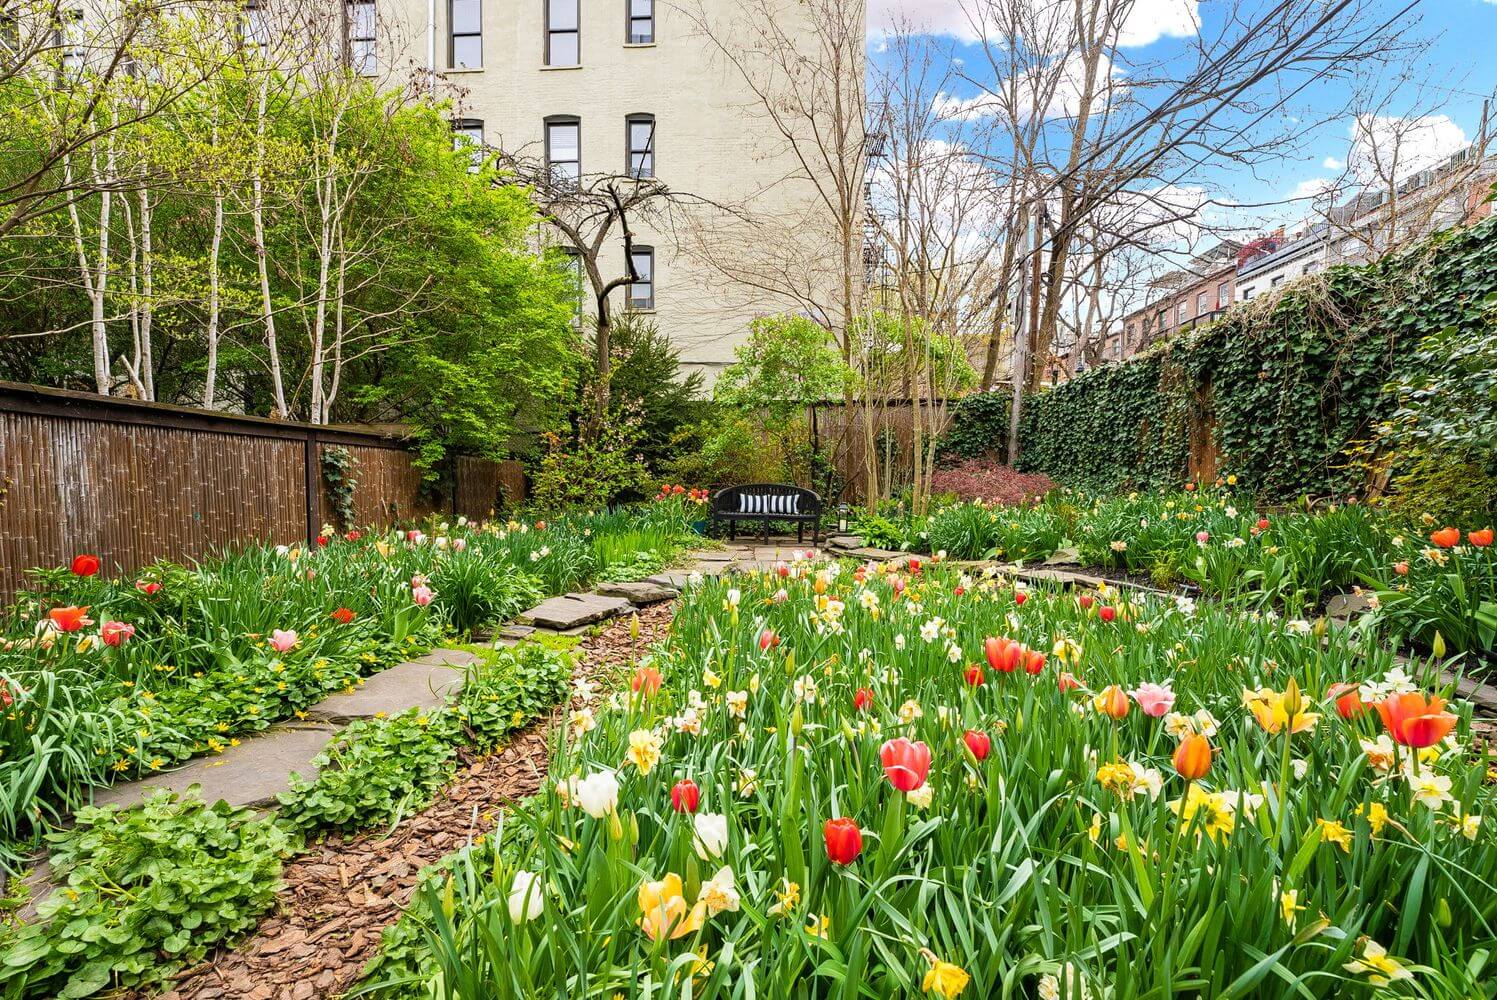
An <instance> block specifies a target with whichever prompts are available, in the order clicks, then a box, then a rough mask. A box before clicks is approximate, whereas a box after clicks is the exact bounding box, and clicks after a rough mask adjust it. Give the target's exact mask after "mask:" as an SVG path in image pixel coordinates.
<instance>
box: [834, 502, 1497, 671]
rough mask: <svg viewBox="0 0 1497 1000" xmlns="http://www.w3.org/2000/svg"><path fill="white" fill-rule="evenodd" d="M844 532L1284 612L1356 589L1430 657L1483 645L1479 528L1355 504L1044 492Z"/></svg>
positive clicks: (1486, 609)
mask: <svg viewBox="0 0 1497 1000" xmlns="http://www.w3.org/2000/svg"><path fill="white" fill-rule="evenodd" d="M857 527H858V529H859V530H860V531H862V532H863V533H864V535H865V537H867V538H868V539H869V540H870V543H871V544H876V545H882V546H885V547H890V548H895V549H906V550H909V551H912V552H923V553H944V554H945V555H947V556H949V557H950V558H953V559H979V558H998V559H1005V560H1013V561H1026V562H1034V561H1039V560H1044V559H1048V558H1050V557H1052V556H1055V555H1057V554H1060V555H1062V556H1068V557H1069V560H1070V561H1072V562H1079V563H1080V564H1082V565H1086V566H1095V567H1100V568H1103V569H1108V570H1120V571H1123V572H1125V573H1129V574H1132V575H1135V576H1138V577H1141V578H1145V579H1150V580H1152V581H1153V582H1154V583H1155V584H1156V585H1158V586H1161V587H1169V586H1172V585H1175V584H1178V583H1187V584H1190V585H1193V586H1195V587H1198V588H1199V589H1200V591H1201V592H1202V593H1204V594H1206V595H1207V596H1209V597H1213V598H1219V599H1222V600H1225V601H1229V602H1232V603H1235V604H1238V605H1241V606H1245V607H1250V608H1255V609H1260V610H1269V609H1272V610H1275V611H1278V612H1281V613H1283V614H1286V615H1288V616H1289V617H1292V618H1313V617H1315V616H1316V615H1317V614H1319V612H1320V610H1321V609H1322V608H1323V606H1324V604H1325V602H1326V600H1327V599H1328V598H1329V597H1331V596H1332V595H1334V594H1336V593H1339V592H1344V591H1349V590H1352V589H1354V588H1356V589H1365V590H1366V591H1367V593H1368V596H1369V598H1370V600H1369V607H1370V611H1371V616H1370V618H1369V621H1368V624H1369V625H1370V626H1371V627H1374V628H1376V629H1378V630H1379V631H1380V632H1382V633H1383V634H1384V635H1386V636H1389V637H1390V638H1391V639H1393V640H1394V641H1402V642H1412V643H1416V644H1418V645H1419V646H1420V648H1422V649H1434V650H1435V651H1437V652H1439V653H1440V654H1441V655H1443V653H1444V651H1445V650H1447V649H1448V650H1451V651H1469V652H1474V653H1478V654H1486V655H1489V656H1490V655H1492V654H1494V653H1497V558H1494V555H1493V550H1492V541H1493V536H1492V530H1491V529H1490V528H1489V527H1482V526H1477V525H1471V526H1468V528H1467V529H1466V530H1464V531H1462V530H1458V529H1456V528H1453V527H1442V526H1440V525H1439V524H1437V523H1435V522H1433V521H1431V522H1430V523H1427V524H1411V523H1402V522H1400V521H1398V520H1397V519H1395V518H1393V517H1392V516H1391V515H1389V514H1387V513H1385V512H1383V511H1380V510H1377V509H1374V508H1371V507H1368V506H1367V505H1365V504H1341V505H1335V504H1332V505H1326V506H1322V507H1314V508H1306V509H1294V510H1287V511H1269V510H1257V509H1255V508H1254V505H1253V503H1252V500H1251V498H1249V497H1247V496H1245V495H1242V494H1239V493H1237V492H1236V491H1235V490H1234V489H1233V487H1232V486H1230V485H1226V484H1224V486H1223V488H1202V489H1198V490H1191V491H1175V492H1162V493H1161V492H1156V493H1130V494H1126V495H1121V496H1114V497H1089V496H1087V495H1085V494H1081V493H1075V492H1072V491H1069V490H1065V491H1056V492H1052V493H1051V494H1049V495H1048V496H1047V497H1046V498H1045V499H1044V501H1042V502H1041V503H1039V504H1037V505H1035V506H1033V507H1028V508H1025V507H997V506H990V505H986V504H982V503H959V504H952V505H949V506H946V507H942V508H940V509H939V510H937V511H935V512H934V513H932V514H931V515H929V516H928V517H923V518H916V517H907V516H906V517H899V516H895V517H888V516H880V517H872V518H864V520H863V521H862V522H861V523H860V524H859V525H858V526H857Z"/></svg>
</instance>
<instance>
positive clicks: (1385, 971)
mask: <svg viewBox="0 0 1497 1000" xmlns="http://www.w3.org/2000/svg"><path fill="white" fill-rule="evenodd" d="M1362 942H1363V943H1362V957H1361V958H1360V959H1353V960H1352V961H1350V962H1347V963H1346V965H1345V966H1343V968H1345V969H1346V971H1347V972H1350V973H1351V974H1352V975H1354V976H1359V975H1364V974H1365V975H1366V976H1367V982H1368V983H1370V984H1371V985H1373V986H1387V985H1388V984H1389V983H1391V982H1394V981H1396V980H1400V979H1413V978H1414V974H1413V973H1412V972H1410V971H1409V970H1408V969H1405V968H1404V967H1403V966H1402V965H1401V964H1400V963H1399V961H1398V959H1396V958H1394V957H1393V956H1392V955H1389V954H1388V949H1386V948H1384V947H1383V946H1382V945H1380V944H1378V943H1377V942H1376V941H1374V940H1372V938H1363V939H1362Z"/></svg>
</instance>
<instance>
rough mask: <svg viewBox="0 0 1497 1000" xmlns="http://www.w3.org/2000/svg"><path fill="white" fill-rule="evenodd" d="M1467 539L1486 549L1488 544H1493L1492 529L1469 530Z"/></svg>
mask: <svg viewBox="0 0 1497 1000" xmlns="http://www.w3.org/2000/svg"><path fill="white" fill-rule="evenodd" d="M1466 541H1468V542H1470V543H1471V544H1472V545H1474V546H1476V547H1477V548H1478V549H1484V548H1486V547H1487V546H1488V545H1491V544H1492V529H1491V528H1478V529H1477V530H1476V531H1471V532H1467V533H1466Z"/></svg>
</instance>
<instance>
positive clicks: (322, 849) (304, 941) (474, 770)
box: [159, 604, 672, 1000]
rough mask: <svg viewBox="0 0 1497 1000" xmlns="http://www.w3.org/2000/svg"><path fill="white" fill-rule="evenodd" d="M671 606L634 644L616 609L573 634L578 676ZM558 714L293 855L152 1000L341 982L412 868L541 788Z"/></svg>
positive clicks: (591, 671)
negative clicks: (204, 954)
mask: <svg viewBox="0 0 1497 1000" xmlns="http://www.w3.org/2000/svg"><path fill="white" fill-rule="evenodd" d="M671 614H672V610H671V605H670V604H657V605H655V606H654V607H651V608H647V609H645V610H642V611H641V612H640V613H639V619H640V637H639V641H638V643H637V644H636V643H635V642H634V641H633V640H631V638H630V635H629V628H630V625H629V619H628V618H627V617H624V618H618V619H615V620H614V621H613V622H612V623H611V624H610V625H608V626H607V627H605V628H604V630H603V631H602V632H601V633H600V634H599V635H597V636H591V637H586V638H584V639H583V640H582V642H581V644H580V645H579V647H578V652H579V653H580V654H581V655H580V656H579V659H578V668H577V669H578V675H579V676H588V677H599V678H600V679H601V678H602V677H605V676H608V675H611V674H613V673H615V672H616V671H617V670H618V668H619V667H620V666H623V665H626V664H627V663H628V661H629V659H630V657H631V655H632V653H633V651H634V650H635V649H642V648H644V647H645V646H648V645H649V644H650V643H651V642H654V641H655V640H657V639H659V638H661V637H663V636H664V635H665V632H666V630H667V629H668V628H669V626H670V620H671ZM562 711H563V709H562V708H558V709H557V710H556V711H555V712H553V713H552V715H551V716H549V717H547V718H544V719H541V720H539V721H537V722H536V723H534V724H533V725H531V726H530V727H529V728H528V729H526V730H524V731H523V732H522V733H520V734H519V735H518V736H517V737H516V738H515V740H514V741H513V742H512V743H511V744H510V745H509V746H508V747H506V748H505V749H504V750H502V751H500V752H499V753H496V754H492V755H490V756H488V757H483V758H479V759H472V758H467V759H464V760H463V761H462V762H461V764H460V766H459V769H458V773H457V776H456V778H455V779H454V780H453V781H452V782H451V783H450V784H449V785H448V786H447V787H446V788H445V789H444V790H443V791H442V792H441V794H440V795H439V796H438V798H437V800H436V801H435V802H433V803H432V804H431V805H430V806H428V807H427V808H426V809H425V810H424V811H422V812H420V813H418V814H416V815H414V816H411V817H410V818H408V819H406V820H405V821H404V822H402V823H400V824H399V825H398V826H396V827H395V829H394V830H393V831H387V830H385V829H383V828H382V829H379V830H375V831H370V832H367V833H363V834H360V835H357V836H353V837H343V836H336V835H335V836H332V837H329V838H328V839H327V840H325V841H323V842H322V843H319V844H316V845H313V846H312V848H311V849H310V850H309V851H308V852H307V853H306V854H303V855H301V856H300V857H298V858H295V859H293V860H292V861H291V862H290V863H288V864H287V865H286V869H285V872H284V875H283V878H284V880H285V888H284V889H283V890H282V891H281V894H280V903H279V905H278V907H277V909H276V910H275V911H274V912H272V913H270V914H269V915H267V916H266V917H265V918H264V919H263V920H262V921H261V922H260V926H259V927H258V928H256V929H255V931H254V932H253V933H252V934H251V935H250V936H249V937H248V938H246V939H243V940H241V941H239V942H238V943H237V944H236V945H235V946H234V947H232V948H225V949H220V950H219V951H217V952H216V953H214V954H213V955H211V956H210V957H209V958H208V959H207V960H206V961H203V962H201V963H199V964H197V965H195V966H193V967H192V968H189V969H186V970H183V971H182V972H181V973H179V974H178V975H177V976H176V978H175V979H174V980H173V981H172V982H170V983H168V984H167V989H166V992H165V993H162V994H159V1000H312V998H324V997H334V996H337V995H338V994H339V993H341V992H343V991H344V990H347V989H349V988H350V987H352V986H353V985H354V984H356V983H357V982H358V980H359V977H360V974H361V972H362V970H363V969H364V966H365V965H366V964H367V963H368V961H369V960H370V959H371V958H373V957H374V955H375V953H376V952H377V951H378V949H379V942H380V934H381V932H382V931H383V930H384V929H385V928H386V927H388V926H390V925H391V924H393V923H394V922H395V921H396V919H397V918H399V916H400V913H401V910H402V909H403V907H404V906H405V904H406V903H407V902H408V901H409V900H410V897H411V894H412V893H413V892H414V890H415V888H416V877H417V873H418V872H419V871H420V870H421V868H422V867H423V866H425V865H429V864H432V863H434V862H436V861H438V860H440V859H441V858H443V857H445V856H446V855H448V854H451V853H452V852H454V851H456V850H458V849H459V848H461V847H462V846H463V845H464V844H466V843H467V842H468V841H469V839H470V838H472V837H474V836H476V835H478V834H480V833H482V832H484V831H485V830H488V829H489V828H490V827H492V826H494V824H495V823H496V822H497V820H498V814H499V811H500V810H501V809H503V807H504V806H505V805H506V804H507V803H510V802H512V801H514V800H516V799H519V798H523V797H525V796H528V795H532V794H534V793H535V792H536V791H537V790H538V789H539V788H540V786H541V783H542V782H543V781H544V780H545V775H546V764H547V755H548V744H547V741H548V739H549V734H550V733H551V731H552V728H553V727H554V726H555V725H556V723H557V721H558V720H559V718H560V717H561V714H562Z"/></svg>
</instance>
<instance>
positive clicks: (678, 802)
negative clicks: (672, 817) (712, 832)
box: [671, 778, 702, 813]
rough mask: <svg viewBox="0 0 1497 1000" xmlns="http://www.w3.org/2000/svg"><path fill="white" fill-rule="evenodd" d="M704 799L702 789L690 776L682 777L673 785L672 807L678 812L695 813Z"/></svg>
mask: <svg viewBox="0 0 1497 1000" xmlns="http://www.w3.org/2000/svg"><path fill="white" fill-rule="evenodd" d="M701 800H702V790H701V789H700V788H698V787H697V783H696V782H695V781H692V780H691V779H690V778H682V779H681V780H680V781H678V782H676V783H675V785H673V786H672V787H671V808H672V809H674V810H676V812H678V813H694V812H696V811H697V803H698V802H700V801H701Z"/></svg>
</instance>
